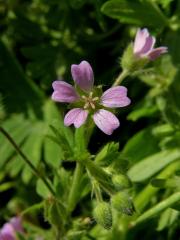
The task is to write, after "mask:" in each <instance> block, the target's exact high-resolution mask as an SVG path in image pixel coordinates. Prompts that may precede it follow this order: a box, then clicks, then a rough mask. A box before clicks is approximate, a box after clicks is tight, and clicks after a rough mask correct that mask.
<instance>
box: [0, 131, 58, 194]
mask: <svg viewBox="0 0 180 240" xmlns="http://www.w3.org/2000/svg"><path fill="white" fill-rule="evenodd" d="M0 131H1V132H2V134H3V135H4V136H5V137H6V138H7V139H8V141H9V142H10V143H11V144H12V146H13V147H14V149H15V150H16V152H17V153H18V154H19V155H20V156H21V158H22V159H23V160H24V162H25V163H26V164H27V165H28V166H29V167H30V168H31V170H32V171H33V172H34V174H35V175H36V176H37V177H38V178H40V179H41V180H42V181H43V182H44V184H45V185H46V187H47V188H48V189H49V191H50V192H51V194H52V195H53V196H55V192H54V190H53V188H52V187H51V185H50V184H49V182H48V181H47V180H46V178H45V177H44V176H42V175H41V173H39V171H38V170H37V169H36V167H35V166H34V165H33V164H32V163H31V161H30V160H29V159H28V157H27V156H26V155H25V154H24V153H23V152H22V150H21V149H20V148H19V146H18V145H17V144H16V142H15V141H14V140H13V138H12V137H11V136H10V134H9V133H8V132H7V131H6V130H5V129H4V128H3V127H0Z"/></svg>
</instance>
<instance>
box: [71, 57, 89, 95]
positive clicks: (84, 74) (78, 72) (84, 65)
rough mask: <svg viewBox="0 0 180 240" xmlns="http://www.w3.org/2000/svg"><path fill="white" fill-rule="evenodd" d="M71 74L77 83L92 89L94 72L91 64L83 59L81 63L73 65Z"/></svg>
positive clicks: (84, 88) (87, 89)
mask: <svg viewBox="0 0 180 240" xmlns="http://www.w3.org/2000/svg"><path fill="white" fill-rule="evenodd" d="M71 74H72V77H73V79H74V81H75V83H76V84H77V85H78V86H79V87H80V88H81V89H82V90H85V91H90V90H91V89H92V87H93V84H94V74H93V70H92V68H91V65H90V64H89V63H88V62H87V61H82V62H81V63H80V64H79V65H76V64H73V65H72V66H71Z"/></svg>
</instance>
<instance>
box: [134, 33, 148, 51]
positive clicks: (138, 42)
mask: <svg viewBox="0 0 180 240" xmlns="http://www.w3.org/2000/svg"><path fill="white" fill-rule="evenodd" d="M147 37H149V32H148V30H147V29H146V28H144V29H142V30H141V29H138V31H137V33H136V37H135V41H134V49H133V50H134V53H137V52H140V51H141V49H142V48H143V47H144V45H145V43H146V38H147Z"/></svg>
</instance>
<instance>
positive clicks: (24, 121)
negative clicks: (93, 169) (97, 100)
mask: <svg viewBox="0 0 180 240" xmlns="http://www.w3.org/2000/svg"><path fill="white" fill-rule="evenodd" d="M138 27H142V28H143V27H148V29H149V30H150V31H151V33H152V34H153V35H155V36H156V37H157V41H158V43H157V44H158V45H164V46H168V49H169V53H168V54H166V55H164V56H163V57H162V58H160V59H159V60H157V61H156V62H153V63H151V64H149V65H148V66H147V68H146V69H145V70H144V71H143V72H141V73H137V75H134V76H133V77H132V78H128V79H126V80H125V81H124V83H123V84H124V85H125V86H127V87H128V90H129V97H130V98H131V99H132V104H131V106H130V107H129V108H127V109H126V110H121V111H120V112H119V118H120V120H121V127H120V128H119V129H118V130H116V131H115V133H114V134H113V135H112V136H111V137H106V138H105V137H104V134H103V133H101V132H100V131H99V130H98V129H95V131H94V133H93V135H92V138H91V141H90V144H89V146H88V149H89V151H90V152H91V153H92V154H94V155H95V154H97V153H99V154H100V152H99V151H100V149H101V148H102V146H103V144H107V145H106V149H105V150H102V151H104V152H103V154H104V155H102V156H103V157H102V159H101V158H100V160H99V164H100V165H101V164H102V165H103V162H108V163H111V161H112V160H111V159H112V158H113V159H115V158H116V159H119V160H117V161H121V163H123V161H128V168H127V170H128V176H129V177H130V179H131V180H132V182H133V188H132V195H133V198H134V201H135V207H136V209H137V214H140V213H142V215H141V217H142V219H139V222H137V223H136V220H135V223H136V224H137V225H136V224H135V226H132V227H131V228H130V229H129V231H128V233H126V237H127V239H144V236H146V237H145V238H146V239H153V238H155V239H158V240H161V239H177V238H176V237H175V236H177V233H178V231H179V230H178V229H179V224H180V222H179V205H178V204H177V202H178V200H176V202H172V201H169V202H168V203H167V205H166V206H165V207H164V208H160V209H155V212H154V215H153V214H150V216H146V215H145V217H144V219H143V212H145V211H146V210H147V209H150V208H151V207H153V206H157V204H158V203H159V202H161V201H163V200H165V199H166V200H168V199H169V197H170V196H171V195H172V194H173V193H176V194H177V193H178V191H179V182H180V177H179V170H180V162H179V160H180V98H179V93H180V79H179V78H180V72H179V65H180V48H179V41H180V1H178V0H134V1H130V0H109V1H106V0H51V1H48V0H31V1H24V0H0V34H1V39H0V83H1V84H0V121H1V125H2V126H3V127H4V128H5V129H6V130H7V131H8V132H9V133H10V134H11V135H12V137H13V138H14V140H15V141H16V143H17V144H18V145H20V146H21V149H22V150H23V151H24V152H25V153H26V154H27V156H28V157H29V158H30V159H31V161H32V162H33V164H34V165H35V166H37V167H38V168H39V169H40V170H41V171H43V172H44V173H45V174H46V175H47V176H48V177H49V178H50V179H51V181H53V182H54V186H55V188H56V189H57V192H58V191H59V198H60V199H61V198H62V199H61V200H62V201H66V198H67V193H68V190H69V189H68V186H69V185H70V181H71V176H72V170H73V169H74V163H70V162H69V161H68V160H72V158H73V157H74V156H76V155H77V154H78V151H79V152H80V153H82V145H83V143H81V142H80V138H78V134H75V135H73V131H74V129H71V128H66V127H64V125H63V115H64V112H65V109H66V106H65V105H60V104H58V105H56V104H55V103H53V102H52V101H51V99H50V95H51V93H52V89H51V83H52V81H53V80H56V79H65V80H66V81H68V82H70V83H71V82H72V79H71V75H70V65H71V64H73V63H79V62H80V61H81V60H83V59H85V60H87V61H89V62H90V63H91V64H92V66H93V69H94V72H95V81H96V83H97V84H102V85H103V88H104V89H106V88H108V87H110V86H111V84H112V83H113V81H114V80H115V78H116V76H117V75H118V73H119V71H120V70H121V69H120V64H119V62H120V61H119V57H120V56H121V55H122V53H123V51H124V49H125V48H126V46H127V43H129V42H130V41H132V39H133V38H134V36H135V33H136V30H137V28H138ZM57 130H58V131H57ZM57 132H59V133H60V134H58V133H57ZM74 136H75V137H74ZM113 141H115V142H118V143H119V145H118V144H115V143H114V142H113ZM67 146H68V147H67ZM68 149H71V151H69V150H68ZM103 149H104V148H103ZM118 151H119V152H118ZM97 161H98V160H97ZM50 170H51V171H50ZM50 172H51V174H52V172H53V175H51V174H49V173H50ZM57 179H61V181H60V180H57ZM89 184H90V183H89V180H88V179H87V177H84V178H83V179H82V186H83V188H84V191H83V192H82V193H81V196H78V201H77V202H78V205H77V207H76V208H75V209H74V211H73V215H72V216H73V219H74V222H73V224H72V226H71V228H70V230H69V233H68V234H69V235H68V236H69V238H68V239H118V236H119V235H118V234H119V232H118V231H115V230H112V231H109V232H107V231H106V230H104V229H103V228H102V227H100V226H99V225H96V224H95V222H94V221H93V220H91V221H90V222H88V224H87V223H85V219H86V218H87V217H92V214H91V209H92V206H91V197H90V187H89ZM35 188H36V192H35ZM46 192H47V190H46V189H45V188H44V187H43V185H42V183H41V181H37V182H36V179H35V178H34V176H33V175H32V172H31V170H30V169H29V167H28V166H26V165H25V164H24V162H23V161H22V159H21V158H20V157H19V156H18V155H17V154H16V152H15V151H14V149H13V147H12V146H11V145H10V143H9V142H8V141H7V140H6V139H5V138H4V137H3V136H2V135H0V223H2V224H3V222H4V221H5V220H6V219H7V218H9V217H10V216H12V215H13V214H17V213H20V212H22V211H23V210H24V209H25V208H28V207H30V206H31V205H33V204H39V203H40V202H41V200H42V197H43V198H44V197H45V196H46ZM175 203H176V204H175ZM34 206H35V207H34V209H33V211H32V210H31V211H30V213H27V214H26V215H25V218H27V221H26V222H27V229H28V231H29V232H30V233H31V234H30V236H31V237H32V236H33V234H34V235H43V236H44V237H47V239H48V236H49V235H48V234H50V231H49V229H50V227H49V225H48V224H47V223H46V222H45V221H44V218H43V216H42V211H41V205H40V207H39V205H34ZM146 213H147V212H146ZM152 216H153V218H152ZM120 218H123V219H124V218H125V217H120ZM129 218H130V217H129ZM137 219H138V218H137ZM145 220H146V221H145ZM128 221H129V220H128ZM132 221H133V217H132ZM141 222H142V223H141ZM120 223H121V221H120V220H119V221H117V222H116V225H118V224H119V227H122V226H120ZM83 224H84V225H83ZM147 226H148V228H147ZM45 229H46V230H45ZM116 229H117V228H116ZM44 231H46V233H45V232H44ZM78 234H79V235H78ZM142 236H143V237H142ZM71 237H72V238H71ZM28 239H32V238H28Z"/></svg>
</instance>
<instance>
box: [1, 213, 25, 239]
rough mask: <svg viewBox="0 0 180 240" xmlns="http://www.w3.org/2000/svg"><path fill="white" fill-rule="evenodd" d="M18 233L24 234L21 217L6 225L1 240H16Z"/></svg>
mask: <svg viewBox="0 0 180 240" xmlns="http://www.w3.org/2000/svg"><path fill="white" fill-rule="evenodd" d="M16 232H20V233H22V232H23V227H22V220H21V218H20V217H13V218H11V220H10V221H9V222H8V223H5V224H4V225H3V227H2V229H1V230H0V240H15V239H16Z"/></svg>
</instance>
